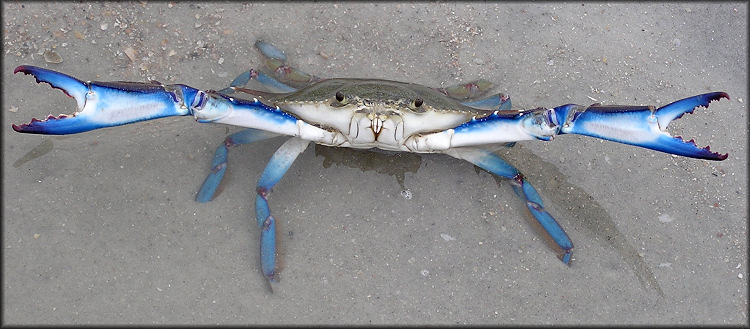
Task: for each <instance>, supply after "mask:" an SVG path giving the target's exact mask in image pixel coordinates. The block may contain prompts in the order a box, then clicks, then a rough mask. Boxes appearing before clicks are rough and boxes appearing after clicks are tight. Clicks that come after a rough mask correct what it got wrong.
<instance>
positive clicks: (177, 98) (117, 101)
mask: <svg viewBox="0 0 750 329" xmlns="http://www.w3.org/2000/svg"><path fill="white" fill-rule="evenodd" d="M18 72H23V73H25V74H31V75H33V76H34V77H35V78H36V81H37V83H40V82H46V83H48V84H49V85H50V86H52V87H53V88H56V89H60V90H62V91H63V92H65V94H66V95H68V96H70V97H72V98H74V99H75V100H76V102H77V105H78V110H77V111H76V112H75V113H74V114H71V115H65V114H61V115H59V116H57V117H55V116H52V115H50V116H49V117H47V118H46V119H43V120H38V119H31V122H30V123H27V124H22V125H13V130H15V131H18V132H22V133H31V134H45V135H66V134H75V133H80V132H84V131H89V130H94V129H99V128H106V127H114V126H119V125H124V124H128V123H133V122H137V121H144V120H151V119H156V118H162V117H167V116H178V115H187V114H189V110H188V107H186V106H184V99H185V98H184V97H183V95H185V96H193V95H194V93H195V92H196V90H194V89H193V88H190V87H187V86H183V85H169V86H165V85H161V84H158V83H140V82H96V81H93V82H92V81H86V82H84V81H81V80H78V79H76V78H74V77H71V76H69V75H66V74H63V73H60V72H55V71H52V70H47V69H43V68H40V67H35V66H27V65H23V66H19V67H17V68H16V69H15V71H13V73H18Z"/></svg>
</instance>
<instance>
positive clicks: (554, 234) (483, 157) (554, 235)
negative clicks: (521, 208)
mask: <svg viewBox="0 0 750 329" xmlns="http://www.w3.org/2000/svg"><path fill="white" fill-rule="evenodd" d="M445 154H448V155H450V156H453V157H455V158H458V159H463V160H466V161H469V162H471V163H473V164H474V165H476V166H478V167H480V168H482V169H484V170H487V171H489V172H490V173H492V174H495V175H498V176H500V177H505V178H508V179H510V180H511V182H512V184H513V190H514V191H515V192H516V194H518V196H520V197H521V199H523V200H524V202H525V203H526V207H527V208H529V211H530V212H531V215H533V216H534V219H536V221H537V222H538V223H539V224H540V225H541V226H542V228H543V229H544V231H545V232H546V233H547V235H548V236H549V237H550V238H551V239H552V240H553V241H554V242H555V244H557V247H558V248H559V251H560V253H559V255H558V257H559V258H560V260H562V262H563V263H565V264H570V258H571V256H572V255H573V242H571V241H570V238H568V235H567V234H566V233H565V230H563V228H562V227H561V226H560V224H558V223H557V221H556V220H555V219H554V218H553V217H552V216H551V215H550V214H549V213H547V211H546V210H544V204H543V203H542V198H541V197H540V196H539V193H537V191H536V189H534V187H533V186H531V183H529V181H527V180H526V178H525V177H524V176H523V174H521V173H520V172H519V171H518V169H516V168H515V167H513V166H511V165H510V164H509V163H507V162H505V160H503V159H502V158H500V157H499V156H498V155H496V154H494V153H492V152H490V151H487V150H482V149H475V148H458V149H451V150H447V151H445Z"/></svg>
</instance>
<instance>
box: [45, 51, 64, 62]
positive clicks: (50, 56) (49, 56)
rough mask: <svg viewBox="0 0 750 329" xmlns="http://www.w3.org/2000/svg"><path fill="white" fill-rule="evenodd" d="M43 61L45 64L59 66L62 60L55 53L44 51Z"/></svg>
mask: <svg viewBox="0 0 750 329" xmlns="http://www.w3.org/2000/svg"><path fill="white" fill-rule="evenodd" d="M44 61H45V62H47V63H53V64H59V63H62V61H63V59H62V57H61V56H60V55H58V54H57V53H56V52H54V51H52V50H49V49H47V50H45V51H44Z"/></svg>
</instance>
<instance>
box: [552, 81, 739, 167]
mask: <svg viewBox="0 0 750 329" xmlns="http://www.w3.org/2000/svg"><path fill="white" fill-rule="evenodd" d="M722 98H726V99H729V95H727V93H725V92H713V93H708V94H702V95H697V96H693V97H688V98H685V99H682V100H679V101H676V102H673V103H670V104H667V105H665V106H662V107H660V108H658V109H654V107H652V106H620V105H612V106H602V105H592V106H589V107H583V106H580V105H573V104H570V105H563V106H559V107H556V108H555V109H554V111H555V114H556V115H557V116H558V117H562V118H564V119H565V121H564V123H563V124H562V126H561V127H560V133H561V134H579V135H586V136H591V137H597V138H601V139H606V140H610V141H614V142H619V143H623V144H628V145H635V146H640V147H645V148H648V149H652V150H656V151H661V152H665V153H670V154H676V155H681V156H686V157H690V158H698V159H706V160H719V161H720V160H724V159H726V158H727V156H728V155H729V154H728V153H725V154H720V153H717V152H711V148H710V147H709V146H706V147H704V148H700V147H698V146H697V145H696V144H695V141H694V140H692V139H691V140H689V141H687V142H686V141H684V140H683V139H682V137H680V136H675V137H672V136H671V135H670V134H669V133H667V132H666V128H667V126H668V125H669V123H670V122H672V121H673V120H675V119H679V118H680V117H682V115H683V114H685V113H693V111H694V110H695V109H696V108H698V107H706V108H707V107H708V104H709V103H711V102H712V101H717V100H720V99H722Z"/></svg>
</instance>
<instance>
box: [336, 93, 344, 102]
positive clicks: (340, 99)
mask: <svg viewBox="0 0 750 329" xmlns="http://www.w3.org/2000/svg"><path fill="white" fill-rule="evenodd" d="M345 98H346V97H344V93H342V92H341V90H339V91H337V92H336V100H337V101H338V102H339V103H342V102H344V99H345Z"/></svg>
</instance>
